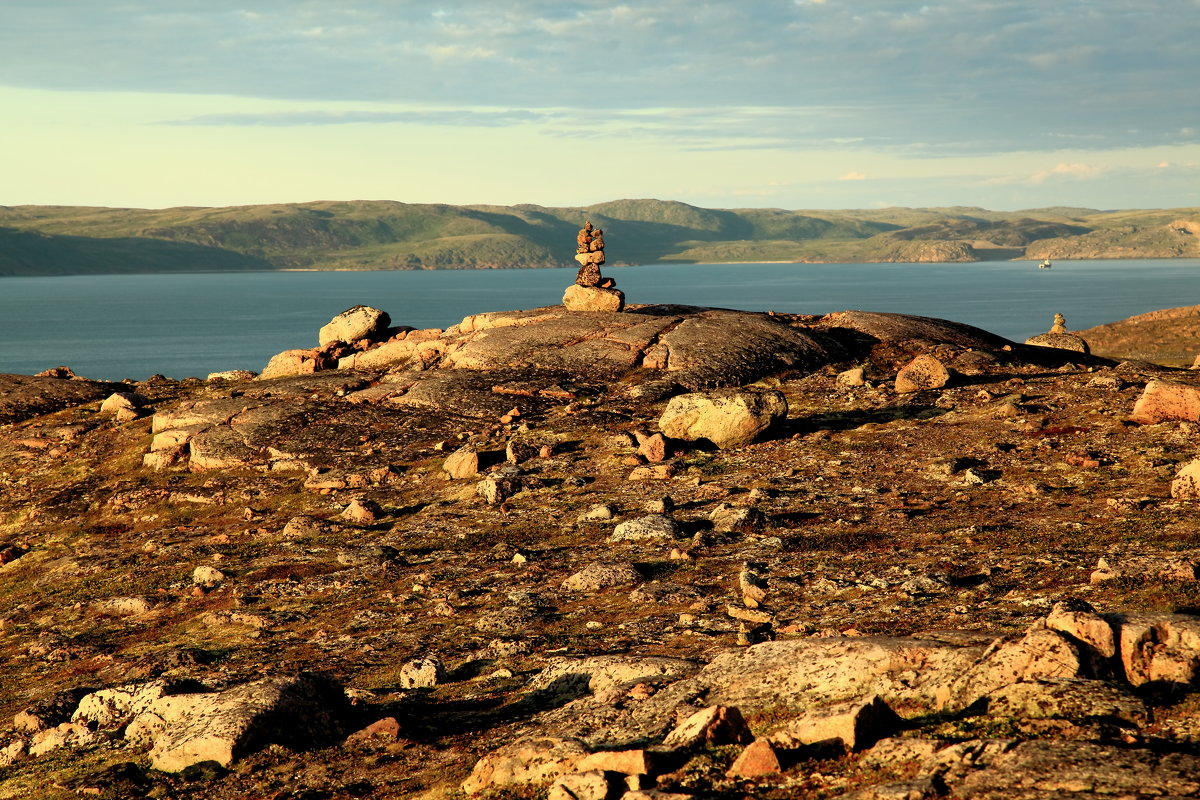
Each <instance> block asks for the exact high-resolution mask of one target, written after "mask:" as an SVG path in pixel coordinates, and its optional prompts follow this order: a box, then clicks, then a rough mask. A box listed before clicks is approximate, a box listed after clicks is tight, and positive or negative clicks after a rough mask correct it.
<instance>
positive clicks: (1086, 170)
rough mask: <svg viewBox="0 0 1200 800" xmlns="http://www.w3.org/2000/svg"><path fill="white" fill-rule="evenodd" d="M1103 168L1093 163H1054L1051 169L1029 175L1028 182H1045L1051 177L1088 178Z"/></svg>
mask: <svg viewBox="0 0 1200 800" xmlns="http://www.w3.org/2000/svg"><path fill="white" fill-rule="evenodd" d="M1103 171H1104V170H1102V169H1101V168H1100V167H1097V166H1095V165H1094V164H1056V165H1055V166H1054V167H1053V168H1052V169H1048V170H1041V171H1039V172H1035V173H1034V174H1033V175H1031V176H1029V182H1030V183H1045V182H1046V180H1048V179H1051V178H1075V179H1079V180H1088V179H1091V178H1096V177H1098V176H1099V175H1100V174H1101V173H1102V172H1103Z"/></svg>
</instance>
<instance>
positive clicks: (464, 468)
mask: <svg viewBox="0 0 1200 800" xmlns="http://www.w3.org/2000/svg"><path fill="white" fill-rule="evenodd" d="M442 471H443V472H445V473H446V474H447V475H448V476H449V477H450V479H451V480H463V479H465V478H473V477H475V476H476V475H478V474H479V451H478V450H476V449H475V447H474V446H472V445H467V446H466V447H460V448H458V449H457V450H455V451H454V452H453V453H451V454H450V455H449V456H447V458H446V460H445V461H443V462H442Z"/></svg>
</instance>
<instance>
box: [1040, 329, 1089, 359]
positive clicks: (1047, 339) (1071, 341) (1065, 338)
mask: <svg viewBox="0 0 1200 800" xmlns="http://www.w3.org/2000/svg"><path fill="white" fill-rule="evenodd" d="M1025 344H1031V345H1034V346H1035V347H1054V348H1057V349H1059V350H1073V351H1074V352H1076V353H1083V354H1084V355H1089V354H1090V353H1091V352H1092V351H1091V348H1089V347H1088V343H1087V342H1086V341H1084V339H1083V337H1082V336H1076V335H1075V334H1073V333H1042V334H1038V335H1037V336H1031V337H1029V338H1028V339H1026V340H1025Z"/></svg>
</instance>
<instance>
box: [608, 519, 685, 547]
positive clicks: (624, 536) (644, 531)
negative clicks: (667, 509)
mask: <svg viewBox="0 0 1200 800" xmlns="http://www.w3.org/2000/svg"><path fill="white" fill-rule="evenodd" d="M678 535H679V524H678V523H677V522H675V520H673V519H671V518H670V517H667V516H663V515H662V514H647V515H646V516H644V517H637V518H636V519H631V520H627V521H625V522H622V523H621V524H620V525H618V526H616V527H615V528H613V532H612V535H611V536H609V537H608V540H609V541H610V542H638V541H645V540H647V539H668V540H669V539H674V538H675V537H677V536H678Z"/></svg>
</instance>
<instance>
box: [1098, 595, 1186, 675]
mask: <svg viewBox="0 0 1200 800" xmlns="http://www.w3.org/2000/svg"><path fill="white" fill-rule="evenodd" d="M1107 619H1108V620H1109V621H1110V622H1111V623H1112V625H1113V630H1114V632H1115V633H1116V638H1117V651H1118V655H1119V656H1120V659H1121V668H1122V670H1123V671H1124V674H1125V680H1126V681H1128V683H1129V684H1130V685H1131V686H1143V685H1145V684H1157V685H1163V686H1174V687H1176V688H1183V687H1188V686H1194V685H1196V683H1197V682H1198V679H1200V617H1194V616H1191V615H1188V614H1168V613H1144V614H1111V615H1108V616H1107Z"/></svg>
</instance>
